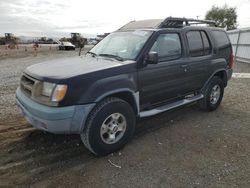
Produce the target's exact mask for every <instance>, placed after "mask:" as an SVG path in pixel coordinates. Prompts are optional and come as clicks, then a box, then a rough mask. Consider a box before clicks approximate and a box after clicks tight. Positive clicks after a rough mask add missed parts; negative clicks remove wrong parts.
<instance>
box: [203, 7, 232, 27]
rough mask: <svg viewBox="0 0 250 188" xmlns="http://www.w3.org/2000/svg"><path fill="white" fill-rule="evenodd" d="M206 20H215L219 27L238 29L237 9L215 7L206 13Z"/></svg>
mask: <svg viewBox="0 0 250 188" xmlns="http://www.w3.org/2000/svg"><path fill="white" fill-rule="evenodd" d="M205 18H206V20H214V21H216V22H217V25H218V27H221V28H225V29H226V30H232V29H236V28H237V11H236V8H235V7H228V6H227V5H224V6H223V7H217V6H213V7H212V8H211V9H210V10H209V11H208V12H207V13H206V17H205Z"/></svg>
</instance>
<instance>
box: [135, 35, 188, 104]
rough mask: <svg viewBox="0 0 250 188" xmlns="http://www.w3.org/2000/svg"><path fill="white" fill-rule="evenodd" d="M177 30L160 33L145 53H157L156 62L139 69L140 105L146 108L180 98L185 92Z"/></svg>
mask: <svg viewBox="0 0 250 188" xmlns="http://www.w3.org/2000/svg"><path fill="white" fill-rule="evenodd" d="M180 37H181V36H180V33H178V32H171V33H169V32H168V33H161V34H159V35H158V36H157V38H156V40H155V42H154V44H153V45H152V47H151V49H150V50H149V52H150V51H151V52H157V53H158V63H157V64H147V65H146V66H144V67H143V68H141V69H140V70H139V73H138V74H139V75H138V76H139V85H140V104H141V108H150V106H153V105H157V104H159V103H162V102H166V101H168V100H171V99H174V98H177V97H180V96H182V95H184V94H185V93H186V91H187V88H186V86H187V85H186V84H185V80H186V78H187V67H186V66H187V65H186V62H185V60H184V58H183V49H182V46H183V44H182V43H181V41H182V40H181V38H180Z"/></svg>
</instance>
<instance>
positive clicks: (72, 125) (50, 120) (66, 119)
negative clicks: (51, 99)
mask: <svg viewBox="0 0 250 188" xmlns="http://www.w3.org/2000/svg"><path fill="white" fill-rule="evenodd" d="M16 103H17V105H18V106H19V108H20V109H21V110H22V113H23V115H24V116H25V118H26V119H27V121H28V122H29V123H30V124H31V125H33V126H34V127H35V128H37V129H41V130H44V131H47V132H51V133H56V134H75V133H77V134H80V133H81V131H82V130H83V128H84V124H85V121H86V118H87V116H88V114H89V112H90V111H91V110H92V108H93V107H94V105H95V104H94V103H93V104H87V105H74V106H67V107H49V106H45V105H42V104H39V103H37V102H35V101H33V100H31V99H30V98H28V97H27V96H26V95H25V94H23V93H22V91H21V90H20V88H18V89H17V91H16Z"/></svg>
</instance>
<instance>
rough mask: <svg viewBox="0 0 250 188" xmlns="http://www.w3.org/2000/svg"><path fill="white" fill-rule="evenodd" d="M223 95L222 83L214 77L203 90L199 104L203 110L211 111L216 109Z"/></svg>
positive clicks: (218, 78)
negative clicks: (202, 96)
mask: <svg viewBox="0 0 250 188" xmlns="http://www.w3.org/2000/svg"><path fill="white" fill-rule="evenodd" d="M223 94H224V83H223V81H222V80H221V78H220V77H218V76H214V77H213V78H212V79H211V80H210V82H209V84H208V85H207V87H206V88H205V92H204V98H203V99H202V100H201V101H200V102H199V103H200V108H201V109H203V110H208V111H213V110H216V109H217V108H218V106H219V105H220V103H221V100H222V98H223Z"/></svg>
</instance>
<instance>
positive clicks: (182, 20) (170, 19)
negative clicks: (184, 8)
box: [158, 17, 217, 28]
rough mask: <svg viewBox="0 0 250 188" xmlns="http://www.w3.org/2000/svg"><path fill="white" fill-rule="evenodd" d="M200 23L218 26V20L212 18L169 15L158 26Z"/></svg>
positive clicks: (174, 26) (176, 26)
mask: <svg viewBox="0 0 250 188" xmlns="http://www.w3.org/2000/svg"><path fill="white" fill-rule="evenodd" d="M199 24H207V25H212V26H214V27H217V24H216V22H215V21H211V20H198V19H190V18H176V17H168V18H166V19H165V20H164V21H163V22H162V23H161V24H160V25H159V26H158V28H181V27H184V26H190V25H199Z"/></svg>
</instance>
